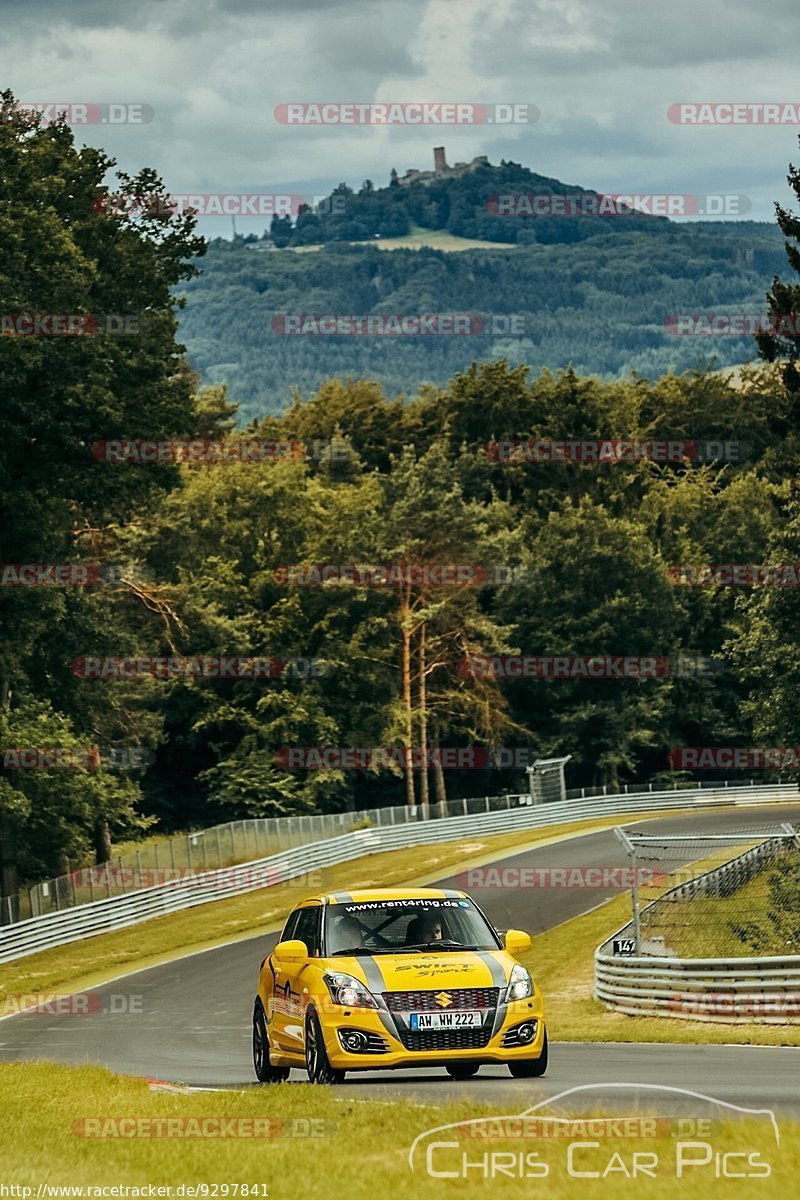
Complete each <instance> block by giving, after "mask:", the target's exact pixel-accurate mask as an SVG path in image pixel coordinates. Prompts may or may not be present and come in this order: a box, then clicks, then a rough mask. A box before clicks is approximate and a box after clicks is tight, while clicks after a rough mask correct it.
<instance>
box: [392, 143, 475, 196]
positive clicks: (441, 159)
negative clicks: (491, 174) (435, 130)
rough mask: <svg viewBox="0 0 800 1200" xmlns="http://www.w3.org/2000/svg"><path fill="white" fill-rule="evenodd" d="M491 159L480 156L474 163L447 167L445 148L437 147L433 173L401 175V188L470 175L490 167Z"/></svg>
mask: <svg viewBox="0 0 800 1200" xmlns="http://www.w3.org/2000/svg"><path fill="white" fill-rule="evenodd" d="M488 166H489V159H488V157H487V156H486V155H485V154H479V155H478V157H477V158H473V160H472V162H468V163H463V162H460V163H456V165H455V166H454V167H449V166H448V165H447V159H446V157H445V152H444V146H435V147H434V150H433V170H432V171H413V170H412V171H406V173H405V175H401V176H400V178H399V179H398V181H397V182H398V183H399V184H400V186H401V187H408V185H409V184H410V183H424V184H429V183H432V182H433V181H434V179H453V178H455V177H456V176H457V175H468V174H469V173H470V171H476V170H477V169H478V167H488Z"/></svg>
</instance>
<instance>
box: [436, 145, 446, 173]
mask: <svg viewBox="0 0 800 1200" xmlns="http://www.w3.org/2000/svg"><path fill="white" fill-rule="evenodd" d="M433 169H434V171H435V173H436V174H437V175H444V173H445V171H446V170H447V169H448V167H447V159H446V158H445V154H444V146H434V148H433Z"/></svg>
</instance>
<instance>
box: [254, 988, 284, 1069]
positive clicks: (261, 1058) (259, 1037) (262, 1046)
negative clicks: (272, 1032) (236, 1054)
mask: <svg viewBox="0 0 800 1200" xmlns="http://www.w3.org/2000/svg"><path fill="white" fill-rule="evenodd" d="M253 1066H254V1067H255V1071H256V1079H258V1081H259V1082H260V1083H283V1082H284V1081H285V1080H287V1079H288V1078H289V1068H288V1067H273V1066H272V1064H271V1062H270V1061H269V1035H268V1034H267V1020H266V1017H265V1016H264V1008H263V1006H262V1004H261V1001H260V1000H256V1002H255V1006H254V1008H253Z"/></svg>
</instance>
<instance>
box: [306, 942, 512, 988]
mask: <svg viewBox="0 0 800 1200" xmlns="http://www.w3.org/2000/svg"><path fill="white" fill-rule="evenodd" d="M514 962H515V960H514V959H513V958H512V957H511V956H510V955H509V954H507V953H506V952H505V951H504V950H446V951H440V952H436V951H434V952H432V953H429V954H428V953H425V954H423V953H415V954H376V955H374V956H373V955H370V956H363V957H362V956H359V957H358V958H346V957H344V956H343V957H341V958H332V959H328V962H327V966H328V968H329V969H330V970H338V971H342V972H346V973H347V974H348V975H354V976H355V977H356V979H360V980H361V981H362V982H363V983H364V984H366V986H367V987H368V988H369V990H370V991H371V992H405V991H410V990H412V989H414V990H427V989H428V988H482V987H487V988H488V987H500V988H502V987H505V986H506V984H507V982H508V977H509V975H510V973H511V969H512V967H513V966H514Z"/></svg>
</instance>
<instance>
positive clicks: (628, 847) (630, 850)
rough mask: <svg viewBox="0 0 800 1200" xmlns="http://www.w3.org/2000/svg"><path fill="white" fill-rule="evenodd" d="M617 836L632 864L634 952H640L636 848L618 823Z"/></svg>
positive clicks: (615, 831)
mask: <svg viewBox="0 0 800 1200" xmlns="http://www.w3.org/2000/svg"><path fill="white" fill-rule="evenodd" d="M614 833H615V835H616V837H617V838H618V839H619V841H620V842H622V845H623V846H624V847H625V852H626V854H627V855H628V858H629V859H630V864H631V914H632V917H633V952H634V954H638V953H639V941H640V935H641V917H640V914H639V879H638V874H639V873H638V871H637V869H636V849H635V847H634V845H633V842H632V841H631V840H630V838H629V837H628V835H627V834H626V832H625V830H624V829H623V828H622V827H621V826H619V825H617V826H616V828H615V829H614Z"/></svg>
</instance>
